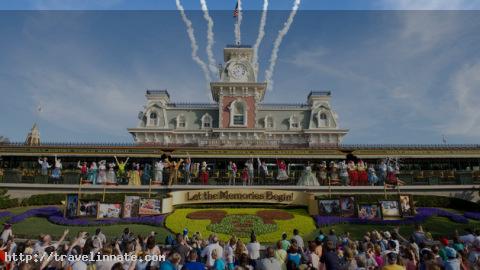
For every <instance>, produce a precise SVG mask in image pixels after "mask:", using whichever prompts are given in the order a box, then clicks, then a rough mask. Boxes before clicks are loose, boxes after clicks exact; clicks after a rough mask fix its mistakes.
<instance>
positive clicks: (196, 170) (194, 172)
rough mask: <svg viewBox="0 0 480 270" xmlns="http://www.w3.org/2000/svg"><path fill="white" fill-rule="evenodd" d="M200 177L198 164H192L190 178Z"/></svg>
mask: <svg viewBox="0 0 480 270" xmlns="http://www.w3.org/2000/svg"><path fill="white" fill-rule="evenodd" d="M199 175H200V163H198V162H196V163H194V164H193V170H192V176H193V177H194V178H197V177H199Z"/></svg>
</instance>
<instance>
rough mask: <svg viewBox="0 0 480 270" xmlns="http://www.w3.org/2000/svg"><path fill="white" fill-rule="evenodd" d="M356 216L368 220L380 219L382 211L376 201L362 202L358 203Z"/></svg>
mask: <svg viewBox="0 0 480 270" xmlns="http://www.w3.org/2000/svg"><path fill="white" fill-rule="evenodd" d="M358 218H360V219H368V220H381V219H382V211H381V207H380V205H379V204H377V203H373V204H372V203H362V204H358Z"/></svg>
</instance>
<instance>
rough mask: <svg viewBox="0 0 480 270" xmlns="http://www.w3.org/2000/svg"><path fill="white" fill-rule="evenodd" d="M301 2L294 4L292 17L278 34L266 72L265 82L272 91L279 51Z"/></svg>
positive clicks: (290, 16)
mask: <svg viewBox="0 0 480 270" xmlns="http://www.w3.org/2000/svg"><path fill="white" fill-rule="evenodd" d="M300 1H301V0H295V2H294V3H293V8H292V11H291V12H290V15H289V16H288V19H287V21H286V22H285V24H284V25H283V28H282V30H280V31H279V32H278V36H277V38H276V39H275V42H274V43H273V50H272V55H271V56H270V66H269V67H268V69H267V70H266V71H265V81H266V82H267V83H268V89H269V90H272V87H273V80H272V76H273V70H274V69H275V64H276V62H277V58H278V50H279V48H280V44H282V40H283V38H284V37H285V35H286V34H287V33H288V30H289V29H290V26H291V25H292V23H293V18H295V15H296V14H297V10H298V6H299V5H300Z"/></svg>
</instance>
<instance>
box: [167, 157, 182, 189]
mask: <svg viewBox="0 0 480 270" xmlns="http://www.w3.org/2000/svg"><path fill="white" fill-rule="evenodd" d="M182 163H183V159H180V160H179V161H178V162H176V161H173V162H170V163H169V164H168V168H169V169H170V175H169V176H168V186H171V185H172V184H175V185H176V184H177V183H178V169H180V165H182Z"/></svg>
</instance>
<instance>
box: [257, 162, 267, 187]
mask: <svg viewBox="0 0 480 270" xmlns="http://www.w3.org/2000/svg"><path fill="white" fill-rule="evenodd" d="M257 162H258V175H259V176H260V182H261V184H265V183H266V181H267V175H268V167H267V164H266V163H265V161H264V160H260V158H257Z"/></svg>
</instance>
